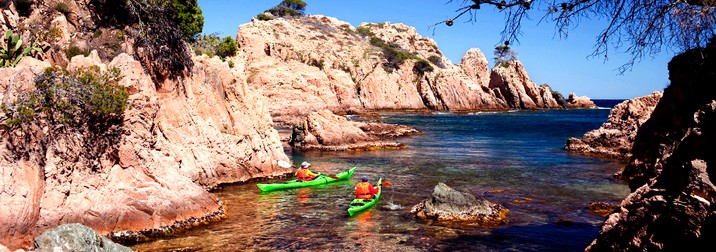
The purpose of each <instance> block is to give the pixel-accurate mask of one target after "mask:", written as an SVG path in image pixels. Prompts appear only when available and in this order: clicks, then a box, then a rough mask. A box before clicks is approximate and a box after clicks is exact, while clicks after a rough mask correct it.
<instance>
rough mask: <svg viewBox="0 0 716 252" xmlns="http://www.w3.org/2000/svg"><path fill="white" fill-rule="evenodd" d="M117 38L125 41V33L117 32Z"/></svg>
mask: <svg viewBox="0 0 716 252" xmlns="http://www.w3.org/2000/svg"><path fill="white" fill-rule="evenodd" d="M117 38H118V39H124V32H122V31H118V32H117Z"/></svg>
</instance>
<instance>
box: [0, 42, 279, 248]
mask: <svg viewBox="0 0 716 252" xmlns="http://www.w3.org/2000/svg"><path fill="white" fill-rule="evenodd" d="M92 55H94V56H92ZM194 61H195V67H194V71H193V75H192V77H188V78H186V79H184V80H182V81H176V82H167V83H163V84H162V85H156V84H155V83H153V82H152V81H151V78H150V77H149V76H147V75H146V73H145V72H144V70H143V68H142V66H141V65H140V64H139V62H137V61H136V60H134V59H133V58H131V57H130V56H128V55H126V54H122V55H120V56H118V57H116V58H115V59H114V60H113V61H112V62H111V63H110V64H108V65H105V64H104V63H102V62H101V61H100V60H99V59H98V58H97V56H96V54H91V56H90V57H89V58H85V57H84V56H76V57H75V58H73V60H72V62H71V63H70V65H69V66H68V68H69V69H75V68H79V67H81V66H85V65H97V66H100V68H103V69H107V68H109V67H116V68H119V69H120V70H121V73H122V75H123V76H124V78H123V79H122V81H121V85H124V86H125V87H127V88H128V90H129V92H130V96H129V108H128V109H127V110H126V111H125V113H124V122H123V125H122V127H123V132H124V133H123V134H122V135H121V137H120V138H119V139H118V141H117V142H115V143H113V147H112V148H109V149H107V150H106V151H107V152H105V153H100V154H99V155H97V156H91V155H89V154H88V153H85V152H84V151H83V150H84V148H85V147H87V146H89V145H91V144H93V142H94V141H95V140H96V139H91V138H89V135H87V134H84V133H82V132H73V131H72V129H69V130H67V131H57V133H52V134H51V136H52V137H51V138H48V137H45V136H48V134H50V132H51V131H55V130H56V129H55V128H47V127H45V128H41V127H36V126H34V125H38V124H35V123H32V124H30V125H29V127H30V131H29V132H23V131H15V132H6V131H5V132H4V133H3V137H2V138H1V140H0V157H1V158H0V167H1V168H0V169H2V173H1V176H0V177H1V180H0V187H2V188H4V189H3V191H2V192H0V205H3V206H5V207H4V208H3V211H2V212H1V213H0V223H2V225H0V243H3V244H5V245H6V246H8V247H9V248H18V247H27V246H29V244H30V241H31V239H32V238H33V237H34V236H35V235H38V234H39V233H40V232H42V231H44V230H45V229H47V228H51V227H54V226H57V225H59V224H62V223H70V222H80V223H83V224H85V225H87V226H90V227H92V228H94V229H95V230H97V232H98V233H100V234H101V235H106V234H108V233H112V232H118V231H127V232H122V234H123V235H125V236H133V237H134V236H136V237H140V238H141V236H143V235H144V234H145V233H150V234H151V233H152V232H154V231H155V230H160V229H162V228H164V227H169V226H177V225H178V226H181V223H185V222H186V221H188V220H193V221H201V220H205V219H214V218H218V217H221V215H223V208H222V204H221V202H220V201H219V199H217V198H216V197H215V196H214V195H213V194H211V193H208V192H207V191H206V188H211V187H213V186H215V185H217V184H219V183H224V182H237V181H244V180H247V179H250V178H253V177H263V176H272V175H279V174H282V173H284V172H286V171H287V170H286V169H282V168H279V167H278V165H277V161H278V160H288V158H287V157H286V155H285V154H284V153H283V148H282V147H281V145H280V142H279V139H278V134H277V133H276V131H275V130H274V129H273V127H272V121H271V117H270V116H269V114H268V111H267V110H266V109H265V108H264V107H262V105H261V103H260V102H259V101H258V100H256V98H255V96H253V95H251V94H250V93H247V92H246V90H247V89H246V87H245V83H244V82H242V81H239V80H241V78H237V77H236V76H234V74H233V73H232V72H231V71H230V70H229V68H228V66H227V65H226V63H224V62H221V61H220V60H219V59H217V58H208V57H206V56H197V57H195V58H194ZM47 66H49V64H47V63H46V62H41V61H37V60H35V59H33V58H29V57H28V58H25V59H23V60H22V61H21V63H20V65H19V66H18V67H15V68H1V69H0V76H2V78H0V100H2V102H3V104H9V103H11V102H13V101H14V100H15V99H16V98H17V97H18V95H19V94H21V93H23V92H31V91H32V90H33V89H34V78H35V74H38V73H41V72H42V71H43V70H44V68H45V67H47ZM156 86H159V88H157V87H156ZM3 117H4V115H0V118H3ZM60 132H71V134H62V133H60ZM26 140H27V141H30V142H29V144H22V143H20V142H18V141H26ZM18 144H19V145H18ZM11 146H24V147H23V148H26V149H25V152H23V153H24V154H22V155H20V156H18V155H17V151H18V150H17V149H11V148H10V147H11ZM188 224H191V223H188Z"/></svg>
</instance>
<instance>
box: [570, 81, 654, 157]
mask: <svg viewBox="0 0 716 252" xmlns="http://www.w3.org/2000/svg"><path fill="white" fill-rule="evenodd" d="M662 95H663V92H653V93H651V94H650V95H647V96H642V97H638V98H634V99H631V100H626V101H624V102H622V103H619V104H617V105H616V106H614V108H613V109H612V110H611V111H610V112H609V118H608V119H607V121H606V122H604V124H602V126H600V127H599V129H596V130H592V131H589V132H587V133H585V134H584V136H582V138H581V139H578V138H573V137H572V138H569V139H568V140H567V144H566V145H565V146H564V149H565V150H568V151H571V152H576V153H580V154H584V155H588V156H596V157H607V158H616V159H625V160H627V159H629V158H630V157H631V147H632V144H633V143H634V138H635V137H636V132H637V130H638V129H639V127H641V125H642V124H644V122H646V120H648V119H649V117H650V116H651V112H652V111H654V107H656V104H657V103H658V102H659V100H660V99H661V96H662Z"/></svg>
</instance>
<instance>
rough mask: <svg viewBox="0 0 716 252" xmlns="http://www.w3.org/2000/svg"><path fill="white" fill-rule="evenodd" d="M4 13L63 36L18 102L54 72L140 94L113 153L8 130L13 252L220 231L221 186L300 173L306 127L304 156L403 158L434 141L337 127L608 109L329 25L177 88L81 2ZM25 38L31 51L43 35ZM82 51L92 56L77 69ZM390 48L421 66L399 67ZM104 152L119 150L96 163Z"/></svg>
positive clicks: (4, 160)
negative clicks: (53, 236) (83, 241)
mask: <svg viewBox="0 0 716 252" xmlns="http://www.w3.org/2000/svg"><path fill="white" fill-rule="evenodd" d="M3 4H4V5H6V6H5V7H7V9H6V11H3V12H2V15H3V16H2V17H3V18H2V20H3V22H2V24H1V25H2V28H3V29H2V30H3V31H4V30H18V29H20V28H21V27H25V26H28V27H29V26H31V27H34V28H37V29H40V30H42V29H44V30H42V31H46V30H49V29H50V28H52V29H54V28H56V29H58V30H59V31H61V32H62V34H63V36H60V37H57V38H56V39H54V40H53V41H44V42H43V43H46V44H43V48H44V49H43V50H45V53H43V54H40V55H38V58H40V59H41V60H38V59H35V58H32V57H25V58H23V59H22V60H21V61H20V62H19V64H18V65H17V66H15V67H9V68H0V101H2V103H3V104H4V105H7V106H10V105H12V104H14V102H15V101H16V100H17V99H18V98H19V97H22V95H23V94H26V93H32V92H34V91H35V90H36V89H37V85H36V84H37V83H36V79H37V77H38V76H39V75H40V74H42V73H43V72H44V71H45V69H46V68H47V67H50V66H66V68H67V69H68V70H71V71H76V70H81V69H86V68H90V67H96V68H98V69H99V71H108V70H109V69H113V68H116V69H118V71H120V72H121V75H122V78H121V80H120V81H119V83H118V85H120V86H122V87H124V88H126V90H127V92H128V102H127V107H128V108H127V109H126V110H125V111H124V112H123V114H122V115H121V118H122V119H121V121H120V123H119V124H118V126H117V132H119V133H118V134H117V135H116V136H113V137H112V138H111V139H109V140H107V141H109V142H100V141H99V140H102V139H104V138H97V137H96V135H92V134H89V133H88V132H84V131H82V130H80V128H73V126H68V125H64V124H52V123H53V122H51V120H46V119H43V118H36V120H31V121H29V122H27V123H26V124H24V125H22V127H23V128H22V129H23V130H15V129H12V128H10V127H9V126H7V127H6V126H5V125H4V126H3V127H0V133H2V136H3V137H2V139H0V167H1V168H0V169H2V173H1V174H0V186H1V187H2V188H3V190H2V191H0V205H3V206H7V207H6V208H4V209H3V211H2V212H1V213H0V224H2V225H0V244H3V245H4V246H6V247H7V248H8V249H12V250H15V249H20V248H30V247H31V243H32V240H33V238H34V237H36V236H37V235H39V234H41V233H42V232H44V231H45V230H47V229H50V228H53V227H56V226H59V225H61V224H65V223H75V222H79V223H82V224H84V225H87V226H89V227H90V228H92V229H94V230H96V231H97V233H98V234H99V235H102V236H112V237H115V238H116V239H119V240H125V241H126V240H142V239H145V238H148V237H152V236H154V235H162V234H165V233H167V232H172V231H176V230H181V229H182V228H184V227H188V226H194V225H199V224H202V223H206V222H208V221H213V220H217V219H220V218H221V216H223V208H222V202H221V200H220V199H218V198H217V197H216V196H215V195H214V194H212V193H211V192H209V190H210V189H212V188H216V187H217V186H220V185H222V184H227V183H237V182H243V181H249V180H251V179H255V178H262V177H271V176H280V175H282V174H286V173H287V172H290V170H289V169H285V168H281V167H280V166H279V165H278V161H289V158H288V156H287V155H286V154H285V152H284V148H285V146H284V145H283V144H282V140H283V139H282V137H281V136H280V135H279V133H278V131H277V130H276V125H297V124H301V125H302V128H303V131H299V130H296V129H295V128H294V129H292V131H294V132H300V133H302V134H303V135H302V138H303V139H302V140H301V141H298V140H297V138H295V137H292V138H291V139H293V140H294V141H292V144H294V146H296V147H297V148H304V149H321V150H331V151H336V150H348V149H350V150H373V149H377V148H402V147H404V146H403V145H402V144H400V143H398V142H396V141H395V138H396V137H400V136H406V135H410V134H415V133H419V132H417V131H416V130H415V129H410V128H406V127H404V126H399V125H385V124H380V123H378V122H351V121H348V120H346V118H345V117H344V116H338V115H336V114H347V112H349V111H350V112H355V113H372V112H375V111H386V110H393V111H418V110H422V111H451V112H464V111H500V110H502V111H504V110H509V109H561V108H575V107H594V104H593V103H590V101H588V99H585V98H583V97H578V96H576V95H570V96H569V97H570V101H572V102H568V103H564V102H561V100H562V99H560V97H562V96H561V94H559V93H558V92H554V91H552V90H551V88H549V86H547V85H541V86H537V85H536V84H535V83H534V82H532V81H531V79H530V78H529V76H528V75H527V72H526V70H525V67H524V66H523V65H522V63H520V62H519V61H513V62H510V64H509V66H506V67H503V66H499V67H495V68H493V69H492V70H489V71H488V69H489V68H488V66H487V60H486V58H485V56H484V54H483V53H482V52H481V51H480V50H479V49H472V50H470V51H469V52H468V53H466V55H465V57H464V58H463V60H462V62H461V63H460V64H459V65H454V64H452V63H451V62H450V61H449V60H448V59H447V58H445V57H444V56H443V55H442V52H440V50H439V49H438V46H437V44H436V43H435V42H434V41H432V39H430V38H424V37H422V36H420V35H419V34H417V32H416V30H415V28H412V27H409V26H406V25H404V24H391V23H383V24H363V25H361V26H360V27H362V28H363V29H368V30H370V31H371V33H370V34H372V35H370V34H365V35H363V34H360V33H359V32H358V29H357V28H354V27H352V26H351V25H350V24H347V23H345V22H342V21H339V20H336V19H334V18H329V17H324V16H310V17H304V18H295V19H275V20H272V21H258V20H256V21H253V22H251V23H249V24H245V25H242V26H241V27H240V28H239V30H238V35H237V41H238V43H239V52H238V54H237V56H234V57H230V58H227V61H229V62H232V63H231V65H232V66H230V64H229V63H228V62H227V61H222V60H221V59H219V58H218V57H208V56H206V55H200V56H196V55H193V53H192V56H191V57H189V59H188V60H189V61H190V63H191V66H192V67H191V68H187V69H185V70H186V72H184V73H183V74H184V75H181V76H173V77H172V78H164V79H162V78H157V76H155V75H156V74H157V72H156V71H160V70H156V69H147V67H146V64H148V63H147V61H148V58H142V57H138V56H143V55H145V54H142V53H148V51H144V49H146V48H135V45H136V44H134V43H135V42H136V41H135V40H133V39H131V38H127V39H119V38H120V37H122V36H118V35H116V34H120V32H122V31H124V30H121V28H115V29H114V30H112V29H110V28H103V29H104V30H102V31H103V32H101V33H97V32H96V31H94V30H88V29H86V27H99V26H95V25H96V24H97V23H98V22H99V20H94V19H93V18H94V17H96V15H93V11H94V10H93V9H92V8H90V6H88V4H87V3H84V2H72V3H68V5H69V8H71V10H72V11H73V13H75V14H77V15H70V16H69V17H68V16H65V15H64V14H63V13H60V12H57V11H52V10H51V8H50V7H49V6H45V5H36V6H35V8H34V9H33V11H32V12H31V13H30V14H28V15H27V16H24V15H23V16H21V15H19V14H18V12H17V10H16V8H15V6H14V2H12V1H10V2H6V3H3ZM5 20H12V22H5ZM47 25H52V27H49V26H47ZM360 27H359V28H360ZM97 34H99V36H98V38H106V37H108V36H109V37H111V39H112V41H113V42H114V43H117V44H116V47H114V46H113V47H112V48H115V49H116V50H115V49H112V51H110V50H109V49H107V48H106V47H103V46H98V45H94V44H93V43H94V42H93V43H89V42H87V41H90V40H91V39H90V38H91V37H93V36H97ZM102 34H104V35H102ZM122 34H123V33H122ZM22 36H25V37H27V38H25V39H28V41H29V39H30V38H29V36H30V33H29V32H27V31H26V32H24V33H23V35H22ZM112 36H114V37H112ZM371 40H372V41H378V40H380V41H383V42H384V43H386V44H387V45H390V46H391V47H392V49H386V47H382V48H381V47H379V46H376V44H375V43H371ZM70 46H76V47H78V48H79V49H81V50H86V51H87V53H86V55H82V54H81V55H77V56H74V57H68V56H67V55H65V52H66V51H67V49H68V48H69V47H70ZM319 49H320V50H319ZM147 50H148V49H147ZM385 50H398V51H402V52H404V53H409V54H411V55H414V57H416V58H415V59H411V60H407V61H405V62H401V63H400V64H397V62H391V59H389V57H387V55H386V54H388V53H389V52H390V51H385ZM145 56H146V55H145ZM421 59H422V60H421ZM426 60H427V61H426ZM426 62H428V63H426ZM425 64H428V65H425ZM428 66H429V67H428ZM160 74H167V73H162V72H161V71H160ZM562 98H563V97H562ZM4 111H5V110H3V112H2V113H1V114H0V118H2V119H4V118H8V117H7V115H5V114H4V113H5V112H4ZM328 126H330V127H328ZM99 143H102V146H104V147H106V148H101V149H97V151H96V153H89V152H86V151H85V150H87V149H92V147H93V146H95V145H100V144H99ZM92 150H94V149H92Z"/></svg>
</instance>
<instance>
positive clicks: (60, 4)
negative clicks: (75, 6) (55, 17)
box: [55, 2, 72, 16]
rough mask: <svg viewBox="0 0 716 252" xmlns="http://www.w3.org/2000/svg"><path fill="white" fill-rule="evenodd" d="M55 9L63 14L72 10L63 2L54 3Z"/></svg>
mask: <svg viewBox="0 0 716 252" xmlns="http://www.w3.org/2000/svg"><path fill="white" fill-rule="evenodd" d="M55 10H56V11H57V12H59V13H62V15H65V16H67V14H70V13H71V12H72V10H70V6H68V5H67V3H65V2H58V3H57V4H55Z"/></svg>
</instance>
